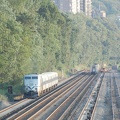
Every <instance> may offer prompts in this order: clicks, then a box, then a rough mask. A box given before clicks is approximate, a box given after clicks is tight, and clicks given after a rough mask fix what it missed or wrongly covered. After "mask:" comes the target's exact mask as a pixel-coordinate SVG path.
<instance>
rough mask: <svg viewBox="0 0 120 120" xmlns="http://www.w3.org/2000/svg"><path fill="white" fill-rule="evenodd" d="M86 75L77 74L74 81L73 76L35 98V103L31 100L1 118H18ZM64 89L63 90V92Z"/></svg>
mask: <svg viewBox="0 0 120 120" xmlns="http://www.w3.org/2000/svg"><path fill="white" fill-rule="evenodd" d="M84 76H85V75H77V76H76V77H75V78H74V81H73V78H72V79H70V80H69V81H67V82H65V83H64V84H62V85H60V86H58V87H57V88H56V89H54V90H53V91H52V92H50V93H48V94H47V95H45V96H42V97H40V98H37V99H35V100H34V103H32V102H31V103H30V104H27V105H26V106H24V107H21V108H20V109H17V110H14V111H12V112H10V113H9V114H7V115H4V116H2V117H1V118H0V119H3V120H4V119H12V120H13V119H16V118H17V117H19V116H21V114H23V113H25V111H28V110H29V109H30V108H32V107H33V106H35V105H37V104H38V103H40V102H41V101H43V100H44V99H46V98H51V95H52V94H55V93H56V91H60V90H62V88H64V87H65V88H64V89H63V91H64V90H65V89H66V87H68V88H69V87H70V86H71V84H73V83H75V82H76V81H78V80H79V79H81V78H82V77H84ZM86 76H88V75H86ZM63 91H61V92H63ZM58 94H60V92H59V93H58ZM54 98H55V95H54V96H53V98H52V99H54ZM52 99H48V101H49V100H50V101H51V100H52ZM48 101H47V102H48ZM18 111H19V112H18Z"/></svg>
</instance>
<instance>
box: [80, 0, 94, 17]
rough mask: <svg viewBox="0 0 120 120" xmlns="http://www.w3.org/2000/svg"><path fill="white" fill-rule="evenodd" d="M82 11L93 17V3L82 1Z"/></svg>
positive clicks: (87, 0) (86, 0)
mask: <svg viewBox="0 0 120 120" xmlns="http://www.w3.org/2000/svg"><path fill="white" fill-rule="evenodd" d="M80 11H81V12H84V13H85V14H86V15H87V16H92V1H91V0H80Z"/></svg>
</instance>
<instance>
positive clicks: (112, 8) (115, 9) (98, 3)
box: [92, 0, 120, 15]
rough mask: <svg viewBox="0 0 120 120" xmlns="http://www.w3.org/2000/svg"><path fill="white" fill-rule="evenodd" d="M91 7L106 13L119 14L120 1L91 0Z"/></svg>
mask: <svg viewBox="0 0 120 120" xmlns="http://www.w3.org/2000/svg"><path fill="white" fill-rule="evenodd" d="M92 5H93V8H95V9H98V8H99V7H100V9H101V10H104V11H106V13H107V15H113V14H114V15H119V14H120V1H119V0H92Z"/></svg>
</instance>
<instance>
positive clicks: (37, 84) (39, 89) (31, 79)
mask: <svg viewBox="0 0 120 120" xmlns="http://www.w3.org/2000/svg"><path fill="white" fill-rule="evenodd" d="M57 84H58V73H57V72H45V73H42V74H28V75H25V76H24V96H25V97H27V96H40V95H41V94H43V93H44V92H47V91H49V90H51V89H52V88H55V87H56V86H57Z"/></svg>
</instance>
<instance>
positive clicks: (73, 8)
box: [52, 0, 92, 16]
mask: <svg viewBox="0 0 120 120" xmlns="http://www.w3.org/2000/svg"><path fill="white" fill-rule="evenodd" d="M52 1H54V3H55V4H56V5H57V6H58V8H59V9H60V11H62V12H72V13H74V14H76V13H80V12H84V13H85V14H86V15H88V16H91V15H92V5H91V4H92V1H91V0H52Z"/></svg>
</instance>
